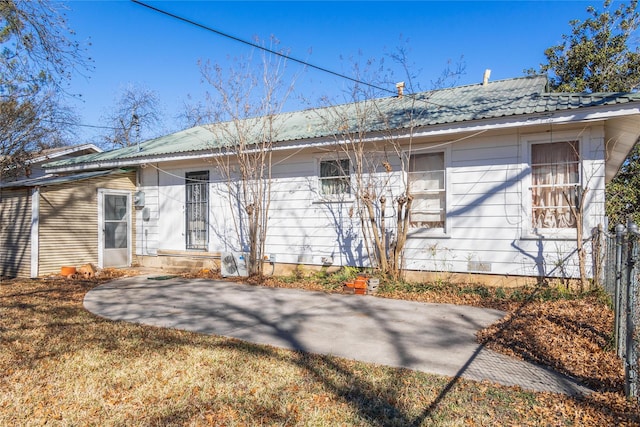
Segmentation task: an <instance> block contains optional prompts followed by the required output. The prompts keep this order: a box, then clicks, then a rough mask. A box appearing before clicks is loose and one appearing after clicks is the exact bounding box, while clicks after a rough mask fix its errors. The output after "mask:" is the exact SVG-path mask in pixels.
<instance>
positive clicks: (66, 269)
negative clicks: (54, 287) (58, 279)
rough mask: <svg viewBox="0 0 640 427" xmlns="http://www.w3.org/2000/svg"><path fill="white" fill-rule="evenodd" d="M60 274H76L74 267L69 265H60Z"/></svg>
mask: <svg viewBox="0 0 640 427" xmlns="http://www.w3.org/2000/svg"><path fill="white" fill-rule="evenodd" d="M60 274H61V275H62V276H65V277H68V276H70V275H72V274H76V268H75V267H69V266H65V267H60Z"/></svg>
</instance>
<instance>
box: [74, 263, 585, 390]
mask: <svg viewBox="0 0 640 427" xmlns="http://www.w3.org/2000/svg"><path fill="white" fill-rule="evenodd" d="M84 306H85V308H86V309H87V310H89V311H91V312H92V313H95V314H97V315H99V316H103V317H106V318H109V319H113V320H123V321H127V322H135V323H143V324H147V325H154V326H161V327H166V328H175V329H183V330H189V331H194V332H199V333H203V334H212V335H213V334H215V335H222V336H227V337H234V338H239V339H241V340H245V341H249V342H253V343H257V344H268V345H272V346H277V347H283V348H288V349H295V350H303V351H306V352H310V353H318V354H328V355H334V356H340V357H345V358H349V359H355V360H361V361H364V362H372V363H378V364H382V365H388V366H394V367H404V368H410V369H414V370H418V371H423V372H429V373H434V374H438V375H445V376H450V377H463V378H469V379H473V380H480V381H481V380H488V381H491V382H495V383H499V384H504V385H516V386H520V387H522V388H524V389H528V390H533V391H549V392H556V393H566V394H572V395H574V394H586V393H589V392H590V390H589V389H587V388H585V387H583V386H581V385H580V384H578V383H576V382H575V381H574V380H572V379H570V378H568V377H566V376H563V375H560V374H557V373H555V372H552V371H550V370H547V369H545V368H542V367H539V366H536V365H533V364H530V363H526V362H522V361H519V360H516V359H513V358H511V357H507V356H504V355H501V354H498V353H495V352H493V351H490V350H487V349H485V348H483V347H482V346H480V345H479V344H478V343H476V341H475V333H476V331H478V330H480V329H482V328H484V327H486V326H488V325H490V324H492V323H494V322H496V321H498V320H499V319H501V318H502V317H503V316H504V313H503V312H501V311H498V310H490V309H483V308H476V307H469V306H457V305H448V304H425V303H419V302H413V301H401V300H392V299H385V298H377V297H373V296H360V295H341V294H327V293H321V292H308V291H302V290H296V289H281V288H268V287H261V286H249V285H243V284H238V283H233V282H226V281H217V280H205V279H183V278H173V279H169V280H162V281H159V280H150V279H148V278H147V276H135V277H128V278H124V279H118V280H115V281H113V282H109V283H106V284H104V285H101V286H98V287H96V288H94V289H92V290H91V291H89V292H88V293H87V295H86V296H85V299H84Z"/></svg>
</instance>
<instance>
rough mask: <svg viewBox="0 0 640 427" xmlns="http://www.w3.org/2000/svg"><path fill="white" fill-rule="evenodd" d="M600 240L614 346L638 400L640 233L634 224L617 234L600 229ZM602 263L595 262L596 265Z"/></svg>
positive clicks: (628, 385) (618, 228) (630, 394)
mask: <svg viewBox="0 0 640 427" xmlns="http://www.w3.org/2000/svg"><path fill="white" fill-rule="evenodd" d="M599 234H600V236H599V238H598V239H597V240H598V241H599V242H600V245H601V248H600V251H594V252H600V253H601V254H602V256H603V263H602V264H603V271H602V272H601V274H597V275H596V277H600V278H601V282H602V285H603V287H604V290H605V291H606V292H607V294H608V295H609V297H610V298H611V302H612V305H613V309H614V312H615V325H614V332H615V345H616V351H617V353H618V356H619V357H621V358H622V359H623V361H624V367H625V393H626V394H627V396H628V397H631V398H635V399H638V397H639V396H638V391H639V388H640V383H639V378H638V364H639V360H638V358H639V356H640V336H639V333H640V332H639V331H640V295H638V292H639V290H640V286H639V275H640V232H639V231H638V227H637V225H636V224H634V223H629V224H627V226H626V227H625V226H624V225H622V224H619V225H618V226H616V232H615V234H613V235H611V234H609V233H606V232H603V231H600V232H599ZM596 264H599V263H594V265H596Z"/></svg>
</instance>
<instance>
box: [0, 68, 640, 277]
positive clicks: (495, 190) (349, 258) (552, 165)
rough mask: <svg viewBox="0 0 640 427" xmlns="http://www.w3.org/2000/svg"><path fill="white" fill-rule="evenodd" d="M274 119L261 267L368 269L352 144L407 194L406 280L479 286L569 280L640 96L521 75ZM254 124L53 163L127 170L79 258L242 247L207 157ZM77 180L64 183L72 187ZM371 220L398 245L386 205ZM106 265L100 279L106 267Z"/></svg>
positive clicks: (228, 190)
mask: <svg viewBox="0 0 640 427" xmlns="http://www.w3.org/2000/svg"><path fill="white" fill-rule="evenodd" d="M364 111H373V112H375V114H370V115H368V116H367V114H365V113H363V112H364ZM271 119H272V121H271V122H270V123H271V125H272V127H273V128H274V129H277V133H274V134H272V135H271V138H272V142H273V145H272V147H271V156H272V159H271V161H272V163H271V165H272V166H271V168H270V174H271V181H270V182H271V184H272V187H271V192H270V204H269V211H268V216H269V220H268V232H267V238H266V248H265V254H267V255H268V256H269V259H270V261H272V262H273V264H274V269H275V271H285V270H286V268H291V267H295V266H296V265H299V264H303V265H306V266H310V267H312V266H315V267H320V266H327V265H331V266H333V267H337V266H344V265H352V266H367V265H370V259H369V257H368V255H367V242H365V241H364V240H363V237H362V236H363V228H362V227H363V222H361V221H360V219H359V216H358V213H357V210H358V205H357V200H356V197H355V195H354V192H353V190H352V189H353V188H354V185H355V183H354V179H355V178H354V177H355V176H356V174H357V173H360V172H362V168H361V167H360V166H361V165H359V164H357V163H358V158H357V157H352V156H351V155H350V154H351V153H350V149H349V147H350V144H351V143H352V142H353V139H352V138H353V137H354V135H355V136H357V138H358V139H359V142H361V143H362V144H363V145H361V146H364V147H365V151H366V154H367V153H371V154H373V155H377V156H378V157H380V158H381V159H382V160H383V161H381V162H379V163H378V165H377V166H375V167H374V168H373V169H370V170H366V171H365V172H364V173H363V174H362V173H361V174H360V175H359V176H360V177H361V178H362V176H366V177H367V179H368V178H370V177H378V178H382V180H378V181H377V182H381V181H384V182H385V188H386V190H385V191H386V193H385V197H386V198H387V199H388V200H393V199H394V198H397V197H398V195H399V194H401V193H402V190H403V188H404V186H405V185H411V193H412V196H413V204H412V208H411V213H410V222H409V224H410V229H409V231H408V235H407V242H406V246H405V249H404V263H403V266H404V269H405V271H407V272H408V273H420V272H431V273H436V274H442V273H447V274H452V275H464V276H466V275H469V274H474V275H475V274H477V275H478V276H477V277H483V278H485V279H487V280H489V281H490V282H491V283H506V282H508V281H512V280H513V279H514V278H515V279H517V280H519V279H523V280H526V279H527V278H531V277H546V276H552V277H577V276H578V269H577V260H576V254H575V252H576V235H577V233H576V218H575V216H574V215H572V213H571V209H570V207H571V206H570V205H574V206H575V205H577V204H578V203H577V200H578V199H579V198H580V197H583V198H584V200H585V201H584V205H583V209H582V211H581V212H582V217H583V219H584V220H583V226H582V231H583V233H584V235H585V236H586V238H587V239H588V238H589V236H590V235H591V231H592V230H593V229H594V228H595V227H597V226H598V225H599V224H603V225H604V224H606V220H607V219H606V217H605V210H604V203H605V183H606V182H608V181H609V180H611V179H612V178H613V176H614V175H615V174H616V172H617V171H618V169H619V167H620V166H621V164H622V163H623V161H624V159H625V158H626V156H627V154H628V153H629V151H630V149H631V148H632V146H633V144H634V143H635V142H636V140H637V139H638V137H639V136H640V95H638V94H618V93H594V94H558V93H549V92H548V91H547V80H546V78H545V77H542V76H529V77H522V78H515V79H508V80H502V81H495V82H483V83H481V84H475V85H466V86H460V87H455V88H450V89H443V90H437V91H431V92H425V93H419V94H415V95H404V96H401V95H400V94H399V95H398V96H395V97H388V98H382V99H377V100H367V101H362V102H358V103H352V104H346V105H337V106H331V107H326V108H318V109H310V110H304V111H297V112H292V113H282V114H279V115H277V116H274V117H272V118H271ZM261 120H263V118H252V119H246V120H244V121H242V122H239V123H216V124H212V125H208V126H198V127H194V128H191V129H187V130H184V131H181V132H177V133H174V134H170V135H166V136H163V137H160V138H156V139H152V140H149V141H146V142H144V143H141V144H140V146H139V147H127V148H122V149H119V150H114V151H110V152H104V153H94V154H90V155H86V156H82V157H78V158H74V159H66V160H61V161H55V162H51V163H48V164H46V165H45V169H46V170H47V172H48V173H51V174H85V173H94V172H96V173H98V172H105V171H113V170H116V171H119V170H122V169H125V170H135V173H136V176H135V188H134V187H133V186H131V187H130V188H129V189H127V190H123V192H122V193H118V194H122V195H125V196H126V197H123V198H121V199H118V201H111V202H107V199H104V197H105V196H106V195H107V194H109V193H108V191H106V190H105V189H102V188H101V187H100V185H97V186H94V187H93V188H92V190H91V191H93V192H94V193H96V194H98V196H97V197H98V199H97V200H98V202H97V203H98V205H99V206H96V205H95V204H94V203H92V204H91V206H89V207H88V210H89V211H90V210H92V209H93V212H92V213H90V212H87V215H89V214H91V215H93V219H92V222H91V223H88V226H85V227H84V229H85V230H87V231H88V232H91V233H94V234H95V233H96V232H97V233H98V234H100V235H101V236H102V237H101V238H99V242H100V243H99V244H100V245H103V246H102V247H99V248H97V249H96V248H87V250H89V249H91V250H93V251H94V253H95V252H96V251H97V252H98V255H99V254H100V253H102V252H105V250H106V249H105V247H104V245H105V244H106V242H110V243H113V242H114V240H118V239H117V237H114V236H113V235H110V236H108V235H107V234H106V233H107V232H108V231H107V230H111V231H110V232H112V234H113V231H114V230H115V229H118V230H121V232H122V233H123V234H122V235H125V234H126V235H127V236H134V238H132V239H131V241H130V242H128V241H123V240H122V239H120V240H119V242H120V244H121V245H128V246H127V247H126V248H124V247H122V248H120V249H122V250H123V251H128V255H127V256H121V257H120V258H119V260H120V261H121V262H122V264H123V265H125V264H126V262H128V260H134V261H135V262H137V263H139V264H141V265H148V266H155V267H162V266H170V265H172V263H174V262H176V261H177V260H179V259H201V260H202V259H205V260H210V259H211V258H215V257H219V256H220V254H221V253H226V252H231V253H235V252H242V251H245V250H246V246H245V240H244V237H243V234H242V233H244V231H243V224H241V223H239V222H238V213H237V200H235V199H234V198H235V194H236V193H234V191H233V188H232V186H233V185H236V186H237V185H239V182H237V181H234V180H231V181H229V180H228V179H226V178H225V175H224V174H223V173H222V171H221V169H220V167H219V163H218V162H217V161H214V160H215V159H216V158H227V159H228V161H229V163H228V164H229V165H230V170H231V171H233V170H234V169H233V168H234V167H235V166H234V162H235V160H236V159H234V157H233V155H229V153H230V152H231V153H232V152H233V150H229V144H233V143H232V142H231V141H233V140H234V139H233V135H231V134H232V133H233V129H238V128H239V127H240V126H235V125H242V126H246V127H245V128H247V129H249V128H252V126H251V125H255V126H253V128H258V127H259V124H260V123H261ZM223 135H231V136H232V138H225V137H223ZM235 136H236V137H237V135H235ZM225 153H226V154H225ZM225 156H227V157H225ZM358 171H360V172H358ZM105 173H106V172H105ZM109 173H111V172H109ZM82 182H83V181H75V183H67V184H65V185H76V186H77V187H82V186H83V185H84V184H83V183H82ZM370 182H375V181H370ZM407 183H408V184H407ZM229 184H231V185H232V186H230V185H229ZM100 200H102V202H100ZM234 200H235V201H234ZM3 203H4V202H3ZM113 203H119V205H118V206H121V208H122V214H121V215H117V217H118V218H123V217H125V218H129V217H130V218H131V221H130V223H124V222H123V223H121V224H120V225H111V223H110V222H109V221H110V220H109V219H108V218H110V215H111V214H110V213H109V212H107V211H104V212H103V211H102V210H101V209H106V208H105V206H111V204H113ZM42 205H43V203H40V206H42ZM0 206H3V205H0ZM96 207H97V210H96ZM3 209H4V208H3ZM61 209H64V208H62V207H61ZM354 212H355V213H354ZM379 214H380V215H382V216H383V217H385V218H387V221H386V224H387V229H386V232H387V233H389V234H390V235H393V233H394V232H395V231H394V223H395V221H394V218H395V216H396V214H397V212H396V211H395V207H394V205H393V204H392V203H388V204H387V205H386V206H385V208H384V209H382V211H381V212H379ZM96 218H97V219H96ZM69 221H70V223H71V220H69ZM96 221H97V224H96ZM114 227H115V228H114ZM118 227H120V228H118ZM123 227H127V229H126V233H125V232H124V231H123V230H124V229H123ZM40 234H41V235H42V232H41V233H40ZM41 238H42V237H41ZM100 257H101V258H100V260H99V261H98V263H99V264H101V265H100V266H104V265H105V264H104V260H105V254H103V255H100ZM40 259H41V260H43V259H44V257H43V255H42V254H41V255H40ZM589 267H590V266H589ZM43 271H44V270H38V273H39V274H42V272H43ZM32 272H33V270H32Z"/></svg>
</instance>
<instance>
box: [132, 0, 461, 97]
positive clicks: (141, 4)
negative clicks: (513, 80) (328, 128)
mask: <svg viewBox="0 0 640 427" xmlns="http://www.w3.org/2000/svg"><path fill="white" fill-rule="evenodd" d="M131 1H132V2H133V3H135V4H138V5H140V6H143V7H146V8H148V9H151V10H153V11H155V12H158V13H161V14H163V15H166V16H168V17H170V18H173V19H177V20H179V21H182V22H186V23H187V24H189V25H194V26H196V27H198V28H201V29H203V30H205V31H209V32H212V33H214V34H217V35H219V36H222V37H226V38H228V39H231V40H234V41H236V42H238V43H242V44H245V45H247V46H251V47H254V48H256V49H261V50H263V51H265V52H268V53H271V54H273V55H277V56H279V57H281V58H284V59H286V60H289V61H293V62H296V63H298V64H301V65H304V66H305V67H309V68H313V69H315V70H318V71H321V72H323V73H328V74H331V75H334V76H336V77H339V78H341V79H346V80H349V81H352V82H354V83H357V84H361V85H364V86H368V87H370V88H372V89H377V90H379V91H382V92H386V93H390V94H393V95H396V94H397V92H396V91H394V90H391V89H387V88H385V87H382V86H377V85H375V84H372V83H368V82H364V81H362V80H358V79H356V78H353V77H349V76H347V75H345V74H341V73H338V72H336V71H333V70H330V69H328V68H325V67H320V66H318V65H314V64H311V63H309V62H307V61H303V60H302V59H297V58H294V57H292V56H289V55H286V54H284V53H282V52H278V51H275V50H273V49H269V48H267V47H264V46H260V45H259V44H257V43H253V42H250V41H247V40H243V39H241V38H239V37H236V36H232V35H231V34H228V33H225V32H223V31H220V30H216V29H214V28H211V27H209V26H206V25H204V24H200V23H198V22H195V21H193V20H191V19H188V18H184V17H182V16H179V15H176V14H174V13H171V12H168V11H166V10H163V9H160V8H157V7H155V6H151V5H149V4H146V3H144V2H142V1H140V0H131ZM405 96H407V97H410V98H412V99H413V100H416V101H422V102H425V103H427V104H432V105H435V106H436V107H441V108H452V109H458V108H457V107H450V106H446V105H441V104H438V103H435V102H431V101H428V100H426V99H422V98H418V97H416V96H414V95H412V94H407V95H405Z"/></svg>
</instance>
